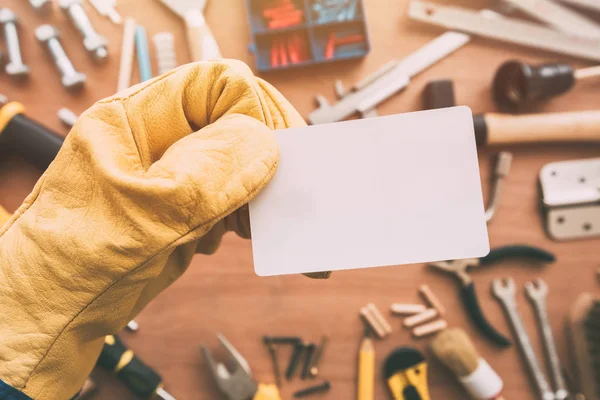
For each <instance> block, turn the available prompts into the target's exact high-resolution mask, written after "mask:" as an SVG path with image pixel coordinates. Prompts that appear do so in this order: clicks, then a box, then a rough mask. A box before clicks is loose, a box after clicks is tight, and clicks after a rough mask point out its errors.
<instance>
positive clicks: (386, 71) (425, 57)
mask: <svg viewBox="0 0 600 400" xmlns="http://www.w3.org/2000/svg"><path fill="white" fill-rule="evenodd" d="M470 39H471V38H470V36H468V35H465V34H462V33H457V32H446V33H444V34H443V35H441V36H439V37H438V38H436V39H434V40H433V41H431V42H429V43H428V44H427V45H425V46H423V47H422V48H420V49H419V50H417V51H415V52H414V53H412V54H411V55H409V56H408V57H406V58H404V59H403V60H401V61H391V62H389V63H387V64H385V65H384V66H383V67H381V68H380V69H379V70H377V71H376V72H374V73H373V74H371V75H369V76H367V77H366V78H365V79H363V80H361V81H359V82H358V83H356V84H355V85H354V86H352V87H351V88H350V90H349V91H347V90H346V89H344V87H343V85H342V83H341V82H339V81H337V82H336V84H335V87H336V94H337V96H338V98H339V101H338V102H337V103H336V104H333V105H331V104H329V102H328V101H327V99H325V97H323V96H321V95H317V96H316V100H317V103H318V109H316V110H315V111H313V112H312V113H310V114H309V116H308V120H309V121H310V123H311V124H323V123H329V122H338V121H341V120H344V119H346V118H348V117H350V116H351V115H353V114H355V113H358V114H360V115H361V116H362V117H363V118H367V117H373V116H376V115H377V111H376V110H375V108H376V107H377V105H379V104H380V103H382V102H383V101H385V100H387V99H388V98H390V97H392V96H393V95H395V94H396V93H398V92H400V91H401V90H402V89H404V88H405V87H406V86H407V85H408V83H409V81H410V79H411V78H412V77H414V76H415V75H417V74H418V73H419V72H422V71H424V70H426V69H427V68H429V67H430V66H432V65H433V64H435V63H437V62H438V61H440V60H441V59H443V58H445V57H447V56H448V55H450V54H452V53H453V52H455V51H456V50H458V49H460V48H461V47H463V46H464V45H465V44H467V43H468V42H469V41H470Z"/></svg>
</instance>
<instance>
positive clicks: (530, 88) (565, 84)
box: [492, 61, 575, 111]
mask: <svg viewBox="0 0 600 400" xmlns="http://www.w3.org/2000/svg"><path fill="white" fill-rule="evenodd" d="M574 84H575V76H574V71H573V68H572V67H571V66H570V65H568V64H557V63H554V64H541V65H529V64H526V63H523V62H520V61H509V62H506V63H504V64H502V66H500V68H499V69H498V71H497V72H496V76H495V77H494V83H493V85H492V87H493V94H494V100H495V101H496V104H498V106H499V107H500V108H502V109H503V110H506V111H522V110H526V109H527V108H529V107H531V106H533V105H535V104H536V103H538V102H541V101H543V100H547V99H549V98H551V97H554V96H558V95H560V94H562V93H565V92H567V91H569V90H570V89H571V88H572V87H573V85H574Z"/></svg>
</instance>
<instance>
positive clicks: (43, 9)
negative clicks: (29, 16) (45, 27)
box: [29, 0, 52, 17]
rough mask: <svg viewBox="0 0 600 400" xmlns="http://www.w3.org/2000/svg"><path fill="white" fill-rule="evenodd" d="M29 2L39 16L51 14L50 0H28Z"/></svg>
mask: <svg viewBox="0 0 600 400" xmlns="http://www.w3.org/2000/svg"><path fill="white" fill-rule="evenodd" d="M29 4H31V7H33V9H34V10H35V12H36V13H38V14H39V15H41V16H44V17H45V16H48V15H50V14H52V0H29Z"/></svg>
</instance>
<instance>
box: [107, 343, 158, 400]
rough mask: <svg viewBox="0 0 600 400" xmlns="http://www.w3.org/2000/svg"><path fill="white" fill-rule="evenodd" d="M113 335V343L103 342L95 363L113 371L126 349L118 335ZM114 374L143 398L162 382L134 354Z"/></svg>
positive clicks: (152, 392)
mask: <svg viewBox="0 0 600 400" xmlns="http://www.w3.org/2000/svg"><path fill="white" fill-rule="evenodd" d="M113 337H114V343H113V344H108V343H104V348H103V349H102V353H101V354H100V358H98V362H97V363H96V365H97V366H100V367H102V368H104V369H106V370H108V371H110V372H113V373H114V372H115V369H116V368H117V365H118V364H119V361H120V360H121V358H122V357H123V354H124V353H125V352H126V351H127V350H128V349H127V347H125V345H124V344H123V342H121V341H120V340H119V338H118V337H116V336H113ZM116 376H117V378H119V380H120V381H121V382H123V384H124V385H125V386H126V387H127V388H128V389H129V390H130V391H131V392H132V393H134V394H135V395H137V396H140V397H141V398H144V399H151V398H153V397H154V396H155V395H156V390H157V388H158V387H159V386H160V385H161V383H162V379H161V377H160V376H159V375H158V374H157V373H156V372H155V371H154V370H153V369H152V368H150V367H149V366H147V365H146V364H144V362H143V361H141V360H140V359H139V358H137V357H136V356H133V358H132V359H131V361H129V363H127V365H125V366H124V367H122V368H121V369H120V370H119V371H118V372H117V373H116Z"/></svg>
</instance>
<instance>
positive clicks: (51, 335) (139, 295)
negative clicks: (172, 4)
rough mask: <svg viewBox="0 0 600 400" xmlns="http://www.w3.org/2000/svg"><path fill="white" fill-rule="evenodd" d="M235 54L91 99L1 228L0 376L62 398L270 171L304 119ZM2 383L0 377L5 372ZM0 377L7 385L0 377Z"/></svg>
mask: <svg viewBox="0 0 600 400" xmlns="http://www.w3.org/2000/svg"><path fill="white" fill-rule="evenodd" d="M304 124H305V123H304V121H303V120H302V118H301V117H300V115H298V113H297V112H296V111H295V110H294V108H293V107H292V106H291V105H290V104H289V103H288V102H287V101H286V100H285V99H284V98H283V96H282V95H281V94H280V93H279V92H277V91H276V90H275V89H274V88H273V87H271V86H270V85H269V84H267V83H265V82H264V81H262V80H260V79H258V78H255V77H254V76H253V75H252V73H251V71H250V70H249V69H248V67H246V66H245V65H244V64H242V63H240V62H236V61H214V62H206V63H195V64H189V65H186V66H183V67H180V68H178V69H176V70H174V71H172V72H170V73H168V74H166V75H164V76H161V77H159V78H156V79H153V80H151V81H148V82H145V83H143V84H140V85H137V86H134V87H132V88H130V89H128V90H126V91H124V92H122V93H119V94H117V95H115V96H113V97H110V98H108V99H105V100H102V101H100V102H98V103H96V104H95V105H94V106H93V107H92V108H90V109H89V110H87V111H86V112H85V113H83V115H82V116H81V117H80V118H79V120H78V121H77V124H76V125H75V127H74V128H73V130H72V131H71V133H70V134H69V136H68V137H67V139H66V141H65V143H64V145H63V148H62V149H61V151H60V152H59V154H58V156H57V158H56V160H55V161H54V162H53V163H52V164H51V165H50V167H49V168H48V170H47V171H46V172H45V173H44V175H43V176H42V177H41V179H40V180H39V182H38V183H37V185H36V186H35V188H34V190H33V192H32V193H31V194H30V195H29V196H28V198H27V199H26V200H25V202H24V203H23V205H22V206H21V207H20V208H19V210H18V211H17V212H16V213H15V214H14V215H13V216H12V217H11V218H10V219H9V221H8V222H7V223H6V224H5V225H4V227H3V228H2V231H0V315H1V316H2V319H1V321H0V381H4V383H5V384H7V385H9V386H11V387H13V388H15V389H17V390H19V391H21V392H22V393H24V394H26V395H27V396H29V397H31V398H34V399H42V400H45V399H49V400H61V399H69V398H71V397H72V396H73V395H75V393H76V392H77V391H78V390H79V389H80V387H81V386H82V384H83V382H84V380H85V378H86V377H87V376H88V375H89V373H90V372H91V370H92V368H93V366H94V364H95V362H96V359H97V357H98V355H99V354H100V351H101V349H102V344H103V341H104V336H106V335H108V334H112V333H115V332H118V331H119V330H120V329H122V328H123V327H124V326H125V325H126V323H127V322H128V321H129V320H130V319H132V317H134V316H135V315H136V314H138V312H139V311H140V310H141V309H142V308H143V307H144V306H145V305H146V304H147V303H148V302H149V301H150V300H151V299H152V298H153V297H155V296H156V295H157V294H158V293H159V292H160V291H162V290H163V289H165V288H166V287H167V286H169V285H170V284H171V283H172V282H173V281H175V280H176V279H177V278H178V277H179V276H180V275H181V274H182V273H183V272H184V271H185V269H186V268H187V267H188V265H189V263H190V261H191V259H192V256H193V254H194V253H195V252H196V251H197V250H198V251H202V252H205V253H210V252H212V251H214V250H215V249H216V247H217V245H218V243H219V241H220V238H221V235H222V234H223V233H224V232H226V231H228V230H235V231H236V232H238V233H239V234H241V235H243V236H248V235H249V230H248V222H247V215H246V214H245V213H244V212H243V211H240V212H235V211H236V210H239V209H240V207H242V206H243V205H245V204H246V203H247V202H248V201H249V200H250V199H252V198H253V197H254V196H255V195H256V194H257V193H258V192H259V191H260V190H261V189H262V188H263V187H264V186H265V185H266V184H267V183H268V182H269V180H270V179H271V178H272V177H273V175H274V174H275V170H276V167H277V163H278V157H279V153H278V148H277V144H276V142H275V139H274V136H273V134H272V130H273V129H283V128H288V127H293V126H303V125H304ZM0 383H1V382H0ZM5 386H6V385H5Z"/></svg>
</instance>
